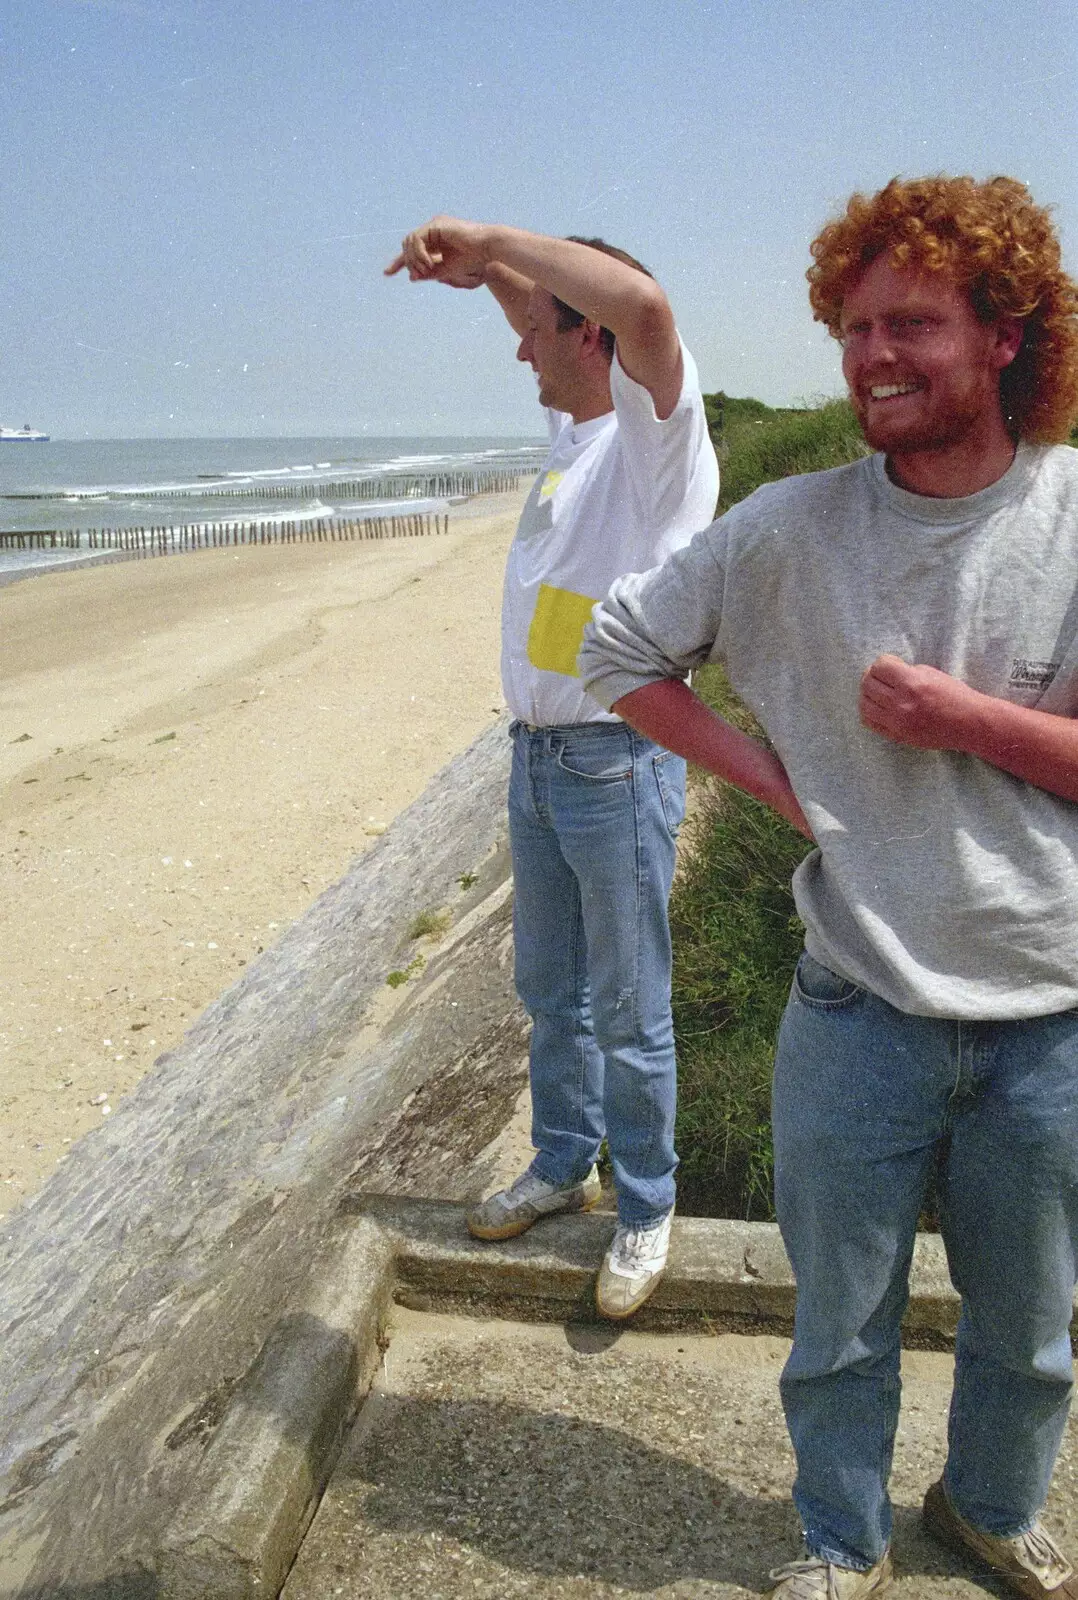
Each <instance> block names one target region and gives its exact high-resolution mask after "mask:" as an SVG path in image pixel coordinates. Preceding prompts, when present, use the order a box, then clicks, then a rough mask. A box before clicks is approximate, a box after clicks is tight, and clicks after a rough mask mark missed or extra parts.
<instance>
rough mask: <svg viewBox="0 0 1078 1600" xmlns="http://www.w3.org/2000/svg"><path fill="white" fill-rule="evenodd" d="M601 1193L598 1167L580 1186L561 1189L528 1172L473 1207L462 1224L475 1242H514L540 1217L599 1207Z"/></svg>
mask: <svg viewBox="0 0 1078 1600" xmlns="http://www.w3.org/2000/svg"><path fill="white" fill-rule="evenodd" d="M602 1193H603V1190H602V1185H601V1183H600V1182H599V1169H598V1167H592V1169H591V1171H590V1172H589V1173H588V1175H587V1177H586V1178H583V1179H582V1180H581V1181H580V1182H579V1183H567V1184H563V1185H562V1186H561V1187H559V1186H558V1185H557V1184H555V1183H547V1182H546V1180H545V1179H543V1178H539V1177H536V1175H535V1173H534V1172H532V1171H531V1169H530V1168H529V1169H528V1171H527V1172H522V1173H521V1175H520V1177H519V1178H517V1179H516V1181H515V1182H514V1183H511V1184H510V1185H509V1187H508V1189H499V1190H498V1193H497V1194H492V1195H491V1196H490V1199H489V1200H483V1201H482V1202H481V1203H480V1204H479V1205H477V1206H473V1207H472V1208H471V1210H470V1211H469V1212H468V1213H467V1214H466V1217H465V1221H466V1222H467V1224H468V1232H469V1233H471V1234H474V1236H475V1237H476V1238H477V1239H513V1238H515V1237H516V1235H517V1234H518V1233H524V1232H526V1230H527V1229H528V1228H530V1227H531V1225H532V1223H533V1222H538V1221H539V1218H540V1217H551V1216H554V1215H555V1214H556V1213H557V1212H559V1211H590V1210H591V1209H592V1207H593V1206H597V1205H598V1204H599V1201H600V1200H601V1198H602Z"/></svg>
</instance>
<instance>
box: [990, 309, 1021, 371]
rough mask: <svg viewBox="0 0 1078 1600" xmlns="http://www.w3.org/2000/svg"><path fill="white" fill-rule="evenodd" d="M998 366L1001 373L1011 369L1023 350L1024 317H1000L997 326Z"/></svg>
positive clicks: (996, 350)
mask: <svg viewBox="0 0 1078 1600" xmlns="http://www.w3.org/2000/svg"><path fill="white" fill-rule="evenodd" d="M995 329H996V346H995V358H996V365H997V366H998V367H999V369H1000V371H1002V370H1003V368H1004V367H1009V366H1010V364H1011V362H1012V361H1013V360H1014V358H1015V356H1016V355H1017V354H1018V352H1019V350H1021V348H1022V336H1023V334H1024V333H1025V331H1026V325H1025V321H1024V319H1023V318H1022V317H999V318H998V319H997V320H996V324H995Z"/></svg>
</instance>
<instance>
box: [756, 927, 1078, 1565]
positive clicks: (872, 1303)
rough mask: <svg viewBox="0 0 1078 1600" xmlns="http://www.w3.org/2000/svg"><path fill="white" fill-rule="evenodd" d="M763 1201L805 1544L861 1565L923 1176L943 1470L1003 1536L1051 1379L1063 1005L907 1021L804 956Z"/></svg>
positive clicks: (1073, 1110)
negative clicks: (776, 1237) (781, 1269)
mask: <svg viewBox="0 0 1078 1600" xmlns="http://www.w3.org/2000/svg"><path fill="white" fill-rule="evenodd" d="M773 1114H774V1132H775V1199H776V1206H777V1209H778V1216H779V1224H780V1227H781V1229H782V1236H783V1240H784V1242H785V1244H786V1249H787V1251H788V1253H789V1256H790V1260H791V1262H792V1264H793V1268H794V1272H795V1275H796V1277H797V1316H796V1325H795V1336H794V1346H793V1351H792V1353H791V1355H790V1359H789V1361H788V1362H787V1365H786V1369H785V1371H784V1373H783V1375H782V1380H781V1390H782V1399H783V1405H784V1407H785V1410H786V1420H787V1425H788V1427H789V1430H790V1436H791V1438H792V1440H793V1445H794V1451H795V1453H796V1456H797V1482H796V1484H795V1486H794V1499H795V1502H796V1504H797V1508H798V1511H799V1512H800V1514H801V1521H802V1526H803V1527H804V1530H805V1536H806V1540H807V1543H808V1545H809V1548H810V1549H811V1550H813V1551H814V1552H815V1553H816V1554H817V1555H820V1556H824V1557H827V1558H829V1559H831V1560H833V1561H837V1562H839V1563H840V1564H843V1565H846V1566H852V1567H866V1566H870V1565H872V1564H873V1563H874V1562H875V1561H877V1560H879V1558H880V1556H881V1555H882V1554H883V1551H884V1550H885V1549H886V1547H887V1543H888V1540H889V1538H890V1533H891V1508H890V1503H889V1501H888V1497H887V1479H888V1475H889V1472H890V1466H891V1455H892V1450H893V1446H894V1438H895V1429H896V1427H897V1424H898V1406H899V1389H900V1385H899V1321H900V1319H901V1317H902V1313H903V1310H904V1309H905V1305H906V1300H907V1280H908V1276H909V1269H910V1261H911V1258H912V1255H913V1243H914V1233H915V1230H916V1226H917V1218H918V1213H919V1210H920V1207H921V1203H922V1198H923V1195H924V1191H925V1184H926V1181H927V1179H928V1176H929V1173H930V1171H931V1169H932V1168H933V1166H935V1167H936V1171H937V1186H938V1198H939V1210H940V1229H941V1232H942V1235H943V1240H944V1244H945V1246H946V1250H947V1261H948V1265H949V1268H950V1272H951V1277H952V1279H953V1280H954V1283H955V1286H956V1288H957V1289H958V1290H959V1292H960V1294H961V1296H962V1310H961V1318H960V1323H959V1329H958V1337H957V1341H956V1347H955V1382H954V1393H953V1397H952V1402H951V1413H950V1421H949V1429H948V1455H947V1465H946V1468H945V1472H944V1480H945V1483H946V1486H947V1491H948V1493H949V1495H950V1498H951V1500H952V1502H953V1503H954V1505H955V1507H956V1508H957V1510H958V1511H959V1513H960V1514H961V1515H962V1516H963V1517H965V1519H966V1520H967V1522H970V1523H972V1524H973V1525H974V1527H977V1528H980V1529H982V1530H983V1531H985V1532H987V1533H994V1534H1001V1535H1004V1536H1012V1535H1014V1534H1018V1533H1024V1532H1025V1531H1026V1530H1027V1529H1028V1528H1029V1526H1030V1525H1031V1523H1032V1522H1033V1520H1034V1518H1035V1517H1036V1515H1037V1513H1038V1511H1039V1510H1040V1508H1041V1507H1042V1505H1043V1504H1044V1501H1045V1498H1046V1496H1047V1493H1048V1486H1049V1481H1050V1479H1051V1475H1052V1468H1053V1466H1054V1464H1055V1458H1056V1454H1057V1452H1058V1449H1059V1444H1060V1440H1061V1438H1062V1435H1063V1430H1064V1427H1065V1425H1066V1420H1067V1411H1068V1407H1069V1403H1070V1395H1071V1386H1072V1362H1071V1346H1070V1338H1069V1335H1068V1327H1069V1323H1070V1320H1071V1314H1072V1299H1073V1294H1074V1287H1075V1262H1076V1256H1078V1014H1076V1013H1075V1012H1063V1013H1061V1014H1059V1015H1058V1016H1049V1017H1038V1018H1035V1019H1033V1020H1031V1021H1023V1022H957V1021H949V1020H941V1019H939V1018H934V1017H917V1016H910V1015H907V1014H906V1013H904V1012H900V1011H896V1010H895V1009H894V1008H893V1007H892V1006H889V1005H888V1004H887V1003H886V1002H885V1001H883V1000H881V999H880V998H879V997H878V996H877V995H874V994H871V993H868V992H867V991H866V990H864V989H859V988H857V987H856V986H855V985H854V984H851V983H848V982H847V981H846V980H845V979H843V978H840V977H838V976H837V974H835V973H834V972H832V971H831V970H830V969H829V968H828V967H824V966H821V965H820V963H819V962H817V961H814V960H813V959H812V957H810V956H809V955H807V954H805V955H803V956H802V957H801V960H800V962H799V964H798V968H797V975H796V977H795V979H794V985H793V990H792V993H791V996H790V1001H789V1005H788V1006H787V1010H786V1015H785V1017H784V1019H783V1023H782V1028H781V1031H780V1033H779V1047H778V1053H777V1056H776V1060H775V1086H774V1107H773Z"/></svg>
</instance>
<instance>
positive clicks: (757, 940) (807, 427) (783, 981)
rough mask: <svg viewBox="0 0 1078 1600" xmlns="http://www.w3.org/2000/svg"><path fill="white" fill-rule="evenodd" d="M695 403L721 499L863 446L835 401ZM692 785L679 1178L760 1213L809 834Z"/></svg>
mask: <svg viewBox="0 0 1078 1600" xmlns="http://www.w3.org/2000/svg"><path fill="white" fill-rule="evenodd" d="M705 403H706V404H707V406H708V418H709V423H710V425H711V427H712V433H713V436H715V435H716V434H717V438H716V443H717V447H718V449H719V455H720V460H721V462H722V493H721V495H720V498H719V508H720V510H726V509H727V508H728V507H729V506H731V505H733V504H735V502H736V501H738V500H741V499H743V498H744V497H745V495H747V494H750V493H751V492H752V490H753V489H756V488H758V487H759V485H760V484H761V483H765V482H769V481H772V480H774V479H776V478H782V477H788V476H789V475H790V474H791V473H797V472H814V471H818V470H820V469H822V468H826V467H834V466H841V465H842V464H843V463H845V462H848V461H854V460H856V459H857V458H858V457H859V456H861V455H863V454H864V451H865V445H864V441H863V440H862V438H861V434H860V432H859V430H858V428H857V423H856V420H855V418H854V414H853V410H852V407H851V406H850V405H849V403H848V402H847V401H844V400H831V401H827V402H825V403H823V404H822V405H820V406H817V407H815V408H814V409H812V410H807V409H806V410H793V409H787V410H781V411H777V410H772V409H771V408H770V407H768V406H765V405H764V404H763V403H762V402H761V401H759V400H735V399H730V398H728V397H726V396H724V395H709V396H705ZM693 687H694V689H695V690H696V691H697V693H698V694H699V695H700V696H701V697H702V698H703V699H704V700H706V701H707V703H708V704H709V705H710V706H711V707H712V708H713V709H714V710H716V711H718V712H719V714H720V716H724V717H726V718H727V719H728V720H729V721H730V722H733V723H734V724H735V725H736V726H738V727H740V728H742V729H743V730H744V731H745V732H747V733H752V734H754V735H755V736H756V737H762V733H761V730H760V728H759V727H758V725H757V724H756V722H755V721H754V719H753V717H752V715H751V713H749V712H748V711H747V710H746V709H745V707H744V706H742V705H741V704H740V702H739V701H738V700H737V699H736V697H735V696H734V694H733V693H732V691H731V689H730V686H729V684H728V683H727V681H726V677H725V675H724V674H723V672H722V671H721V670H720V669H719V668H717V667H705V668H704V669H703V670H702V671H701V672H698V673H697V674H696V675H695V677H694V679H693ZM693 795H694V804H693V811H692V817H691V820H690V822H689V823H688V824H687V826H686V832H685V843H684V848H683V849H682V851H681V855H680V862H679V869H678V876H677V879H676V881H675V884H674V892H673V895H672V897H671V901H670V925H671V931H672V934H673V940H674V975H673V1008H674V1033H675V1038H676V1041H677V1053H678V1120H677V1145H678V1151H679V1154H680V1156H681V1169H680V1172H679V1179H678V1182H679V1190H680V1194H681V1198H682V1205H683V1208H686V1209H688V1210H690V1211H695V1212H696V1213H697V1214H704V1215H712V1216H745V1217H770V1216H772V1215H773V1214H774V1213H773V1206H772V1199H771V1189H772V1156H771V1123H770V1087H771V1070H772V1065H773V1062H774V1045H775V1035H776V1033H777V1031H778V1025H779V1022H780V1020H781V1017H782V1012H783V1008H784V1006H785V1004H786V996H787V994H788V992H789V987H790V979H791V977H792V975H793V969H794V966H795V965H796V962H797V957H798V953H799V951H800V949H801V939H802V934H803V929H802V927H801V923H800V920H799V918H798V916H797V912H796V910H795V907H794V903H793V895H792V893H791V891H790V879H791V877H792V876H793V873H794V870H795V868H796V867H797V865H798V863H799V862H800V861H801V860H802V859H803V857H804V856H805V854H806V853H807V852H808V850H809V849H811V846H810V844H809V843H808V841H807V840H805V839H803V838H802V836H801V835H800V834H799V833H798V832H797V831H796V830H795V829H793V828H791V827H790V826H789V824H788V823H786V822H784V821H783V820H782V818H781V817H779V816H777V815H776V814H775V813H774V812H772V811H770V810H769V809H768V808H767V807H766V806H762V805H760V804H759V803H758V802H757V801H755V800H751V799H750V798H749V797H748V795H745V794H743V793H742V792H741V791H740V790H738V789H734V788H731V787H730V786H729V785H727V784H723V783H719V782H718V781H717V780H715V779H711V778H707V777H706V776H704V775H702V774H694V777H693Z"/></svg>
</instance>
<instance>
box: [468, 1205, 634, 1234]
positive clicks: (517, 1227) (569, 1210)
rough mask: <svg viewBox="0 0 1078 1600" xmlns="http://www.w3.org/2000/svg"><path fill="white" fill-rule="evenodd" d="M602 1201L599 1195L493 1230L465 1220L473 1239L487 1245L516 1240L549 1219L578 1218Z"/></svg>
mask: <svg viewBox="0 0 1078 1600" xmlns="http://www.w3.org/2000/svg"><path fill="white" fill-rule="evenodd" d="M601 1199H602V1195H599V1194H597V1195H596V1196H595V1199H594V1200H585V1201H584V1203H583V1205H579V1206H560V1207H559V1208H558V1210H557V1211H541V1212H540V1213H539V1215H538V1216H537V1217H529V1218H528V1220H527V1221H526V1222H503V1223H500V1224H498V1225H497V1226H495V1227H493V1228H488V1227H484V1226H483V1224H482V1223H475V1222H472V1220H471V1219H470V1218H469V1217H466V1218H465V1222H466V1223H467V1226H468V1232H469V1233H470V1234H471V1236H472V1238H473V1239H483V1240H485V1241H486V1242H487V1243H490V1242H492V1241H496V1240H498V1239H515V1238H516V1237H517V1236H518V1235H519V1234H521V1233H527V1231H528V1229H529V1228H534V1227H535V1224H536V1223H537V1222H545V1221H546V1219H547V1217H565V1216H569V1215H573V1216H577V1215H579V1213H580V1212H582V1211H594V1210H595V1207H596V1206H597V1205H598V1204H599V1201H600V1200H601Z"/></svg>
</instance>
